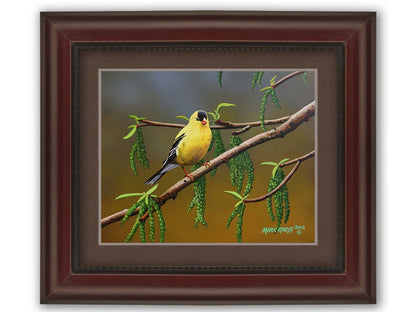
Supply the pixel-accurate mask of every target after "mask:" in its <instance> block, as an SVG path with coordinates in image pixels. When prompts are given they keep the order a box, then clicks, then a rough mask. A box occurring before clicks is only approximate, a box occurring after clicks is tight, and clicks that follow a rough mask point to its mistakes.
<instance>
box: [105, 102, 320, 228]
mask: <svg viewBox="0 0 416 312" xmlns="http://www.w3.org/2000/svg"><path fill="white" fill-rule="evenodd" d="M314 114H315V101H313V102H312V103H310V104H308V105H306V106H305V107H303V108H302V109H300V110H299V111H298V112H296V113H294V114H293V115H292V116H290V117H289V118H288V120H287V121H286V122H284V123H283V124H282V125H280V126H279V127H277V128H273V129H272V130H269V131H266V132H263V133H260V134H258V135H256V136H254V137H252V138H250V139H248V140H246V141H244V142H243V143H241V144H240V145H238V146H236V147H234V148H232V149H230V150H228V151H225V152H224V153H222V154H221V155H219V156H218V157H216V158H214V159H212V160H211V161H210V162H209V164H210V165H209V166H208V167H205V166H201V167H200V168H198V169H197V170H195V171H194V172H192V173H191V174H192V176H193V177H194V179H193V181H196V180H198V179H199V178H200V177H202V176H203V175H205V174H207V173H208V172H210V171H211V170H213V169H215V168H217V167H218V166H220V165H222V164H224V163H226V162H227V161H228V160H229V159H231V158H233V157H234V156H236V155H238V154H240V153H242V152H244V151H246V150H248V149H250V148H252V147H254V146H256V145H259V144H263V143H265V142H267V141H270V140H273V139H276V138H283V137H284V136H285V135H286V134H288V133H290V132H292V131H293V130H295V129H296V128H297V127H298V126H299V125H300V124H302V123H303V122H305V121H306V120H308V119H309V118H311V117H312V116H313V115H314ZM193 181H192V180H191V179H190V178H188V177H184V178H182V179H181V180H179V181H178V182H177V183H175V184H174V185H173V186H171V187H170V188H169V189H167V190H166V191H165V192H164V193H163V194H162V195H161V196H160V197H159V198H158V199H157V202H158V204H159V207H161V206H162V205H164V204H165V203H166V201H168V200H169V199H171V198H175V197H176V195H177V194H178V193H179V192H180V191H181V190H183V189H184V188H186V187H187V186H189V185H191V184H192V183H193ZM139 210H140V208H139V207H138V208H137V209H136V210H135V211H134V213H133V214H137V213H138V212H139ZM126 212H127V209H124V210H123V211H120V212H117V213H116V214H114V215H111V216H108V217H106V218H104V219H102V220H101V227H104V226H106V225H108V224H111V223H113V222H116V221H118V220H121V219H122V218H123V217H124V215H125V214H126ZM147 217H148V214H147V213H146V214H145V215H143V217H142V218H141V220H145V219H146V218H147Z"/></svg>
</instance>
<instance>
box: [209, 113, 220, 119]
mask: <svg viewBox="0 0 416 312" xmlns="http://www.w3.org/2000/svg"><path fill="white" fill-rule="evenodd" d="M208 114H209V115H211V116H212V118H213V119H214V121H217V119H218V118H217V115H216V114H214V113H211V112H208Z"/></svg>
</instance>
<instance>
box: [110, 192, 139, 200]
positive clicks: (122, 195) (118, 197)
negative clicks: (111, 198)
mask: <svg viewBox="0 0 416 312" xmlns="http://www.w3.org/2000/svg"><path fill="white" fill-rule="evenodd" d="M143 194H144V193H127V194H121V195H119V196H117V197H116V198H115V199H116V200H117V199H121V198H125V197H132V196H141V195H143Z"/></svg>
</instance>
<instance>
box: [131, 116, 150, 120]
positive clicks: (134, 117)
mask: <svg viewBox="0 0 416 312" xmlns="http://www.w3.org/2000/svg"><path fill="white" fill-rule="evenodd" d="M129 117H130V118H133V119H134V120H136V121H140V120H145V119H147V118H146V117H137V116H136V115H129Z"/></svg>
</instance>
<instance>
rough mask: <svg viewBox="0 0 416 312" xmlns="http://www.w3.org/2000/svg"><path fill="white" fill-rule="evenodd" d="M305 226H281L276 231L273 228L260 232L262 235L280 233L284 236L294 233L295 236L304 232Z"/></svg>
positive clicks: (266, 228) (265, 228)
mask: <svg viewBox="0 0 416 312" xmlns="http://www.w3.org/2000/svg"><path fill="white" fill-rule="evenodd" d="M305 228H306V227H305V226H304V225H294V226H281V227H279V228H278V229H277V228H274V227H264V228H263V230H262V231H261V233H262V234H264V235H266V234H268V233H273V234H282V233H286V234H292V233H296V234H297V235H301V234H302V233H303V231H305Z"/></svg>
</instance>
